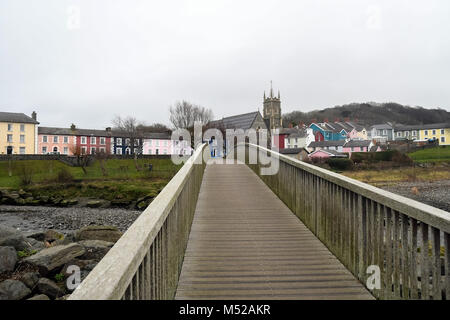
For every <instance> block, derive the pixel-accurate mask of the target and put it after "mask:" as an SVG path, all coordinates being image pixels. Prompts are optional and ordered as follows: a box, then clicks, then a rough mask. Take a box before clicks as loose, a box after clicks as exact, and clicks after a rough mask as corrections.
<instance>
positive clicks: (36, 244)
mask: <svg viewBox="0 0 450 320" xmlns="http://www.w3.org/2000/svg"><path fill="white" fill-rule="evenodd" d="M25 242H26V243H27V245H29V246H31V247H30V249H29V250H31V251H33V250H36V251H40V250H42V249H45V244H44V242H42V241H38V240H36V239H33V238H25Z"/></svg>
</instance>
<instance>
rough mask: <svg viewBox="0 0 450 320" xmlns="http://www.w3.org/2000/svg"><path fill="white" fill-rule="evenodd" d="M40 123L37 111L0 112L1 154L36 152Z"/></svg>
mask: <svg viewBox="0 0 450 320" xmlns="http://www.w3.org/2000/svg"><path fill="white" fill-rule="evenodd" d="M38 124H39V122H37V121H36V112H33V114H32V115H31V117H29V116H27V115H25V114H23V113H14V112H0V154H36V153H37V142H38V140H37V136H38V135H37V128H38Z"/></svg>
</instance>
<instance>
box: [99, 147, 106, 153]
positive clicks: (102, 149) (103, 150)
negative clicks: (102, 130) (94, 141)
mask: <svg viewBox="0 0 450 320" xmlns="http://www.w3.org/2000/svg"><path fill="white" fill-rule="evenodd" d="M98 150H99V151H100V153H106V150H105V148H99V149H98Z"/></svg>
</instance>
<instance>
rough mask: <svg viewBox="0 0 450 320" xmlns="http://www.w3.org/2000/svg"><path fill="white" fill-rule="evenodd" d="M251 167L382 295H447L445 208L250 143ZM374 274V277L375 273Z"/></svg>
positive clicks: (449, 225)
mask: <svg viewBox="0 0 450 320" xmlns="http://www.w3.org/2000/svg"><path fill="white" fill-rule="evenodd" d="M248 148H253V149H258V158H259V156H260V153H263V152H264V153H266V155H271V156H272V157H276V158H278V159H279V170H278V173H277V174H275V175H260V169H261V167H262V166H261V165H260V164H249V166H250V167H251V168H252V169H253V170H254V171H255V172H256V173H257V174H258V175H259V176H260V177H261V179H262V180H263V181H264V182H265V183H266V184H267V185H268V186H269V187H270V188H271V189H272V190H273V191H274V192H275V193H276V194H277V195H278V196H279V197H280V199H281V200H282V201H283V202H284V203H285V204H286V205H287V206H288V207H289V208H290V209H291V210H292V211H293V212H294V213H295V214H296V215H297V216H298V217H299V218H300V219H301V221H302V222H303V223H304V224H305V225H306V226H307V227H308V228H309V229H310V230H311V231H312V232H313V233H314V234H315V235H316V236H317V237H318V238H319V239H320V240H321V241H322V242H323V243H324V244H325V245H326V246H327V247H328V248H329V249H330V250H331V252H332V253H333V254H334V255H335V256H336V257H337V258H338V259H339V260H340V261H341V262H342V263H343V264H344V265H345V267H346V268H347V269H349V270H350V271H351V272H352V273H353V274H354V275H355V276H356V277H357V278H358V279H359V280H360V281H361V282H362V283H363V284H365V285H366V287H368V288H369V289H370V291H371V292H372V294H373V295H374V296H375V297H377V298H380V299H425V300H427V299H434V300H440V299H447V300H448V299H450V255H449V249H450V238H449V233H450V213H448V212H446V211H443V210H440V209H437V208H434V207H431V206H429V205H426V204H424V203H420V202H417V201H414V200H411V199H408V198H405V197H402V196H400V195H397V194H393V193H390V192H387V191H384V190H381V189H379V188H376V187H373V186H371V185H368V184H365V183H362V182H360V181H357V180H354V179H350V178H347V177H345V176H343V175H340V174H337V173H334V172H331V171H329V170H325V169H322V168H320V167H317V166H313V165H310V164H308V163H305V162H301V161H298V160H296V159H294V158H291V157H287V156H284V155H281V154H279V153H277V152H273V151H270V150H268V149H266V148H263V147H259V146H256V145H253V144H249V145H247V152H248ZM378 271H379V272H380V273H379V277H378V278H377V275H378Z"/></svg>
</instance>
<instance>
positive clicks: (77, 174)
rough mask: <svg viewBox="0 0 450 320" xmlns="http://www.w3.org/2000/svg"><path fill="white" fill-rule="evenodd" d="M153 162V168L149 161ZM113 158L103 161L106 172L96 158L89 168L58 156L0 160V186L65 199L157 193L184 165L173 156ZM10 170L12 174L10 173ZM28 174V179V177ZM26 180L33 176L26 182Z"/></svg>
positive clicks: (129, 196)
mask: <svg viewBox="0 0 450 320" xmlns="http://www.w3.org/2000/svg"><path fill="white" fill-rule="evenodd" d="M149 164H151V165H152V167H153V168H152V170H151V171H150V170H149V169H148V165H149ZM138 166H139V167H140V170H137V169H136V166H135V162H134V160H132V159H123V160H121V159H112V160H108V161H106V162H105V163H104V167H105V169H106V175H104V172H103V170H102V169H101V166H100V162H99V161H96V162H94V163H93V164H92V165H91V166H89V167H87V168H86V171H87V173H86V174H85V173H84V172H83V170H82V168H80V167H71V166H69V165H66V164H64V163H62V162H60V161H57V160H24V161H14V162H12V163H11V164H10V163H9V162H7V161H2V162H0V189H8V190H19V189H24V190H25V191H27V192H30V193H32V194H33V195H34V196H36V195H39V196H49V197H56V198H63V199H68V198H69V199H70V198H77V197H88V198H96V199H104V200H114V199H129V200H131V201H132V200H136V199H138V198H139V197H143V196H151V197H155V196H156V195H157V194H158V193H159V192H160V191H161V190H162V189H163V188H164V186H165V185H166V184H167V183H168V182H169V181H170V179H172V177H173V176H174V175H175V174H176V172H177V171H178V169H179V168H180V167H181V166H175V165H174V164H173V163H172V161H171V160H170V159H152V160H148V159H138ZM10 172H11V176H10ZM28 178H29V179H28ZM24 180H31V183H29V184H28V183H25V184H24Z"/></svg>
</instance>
